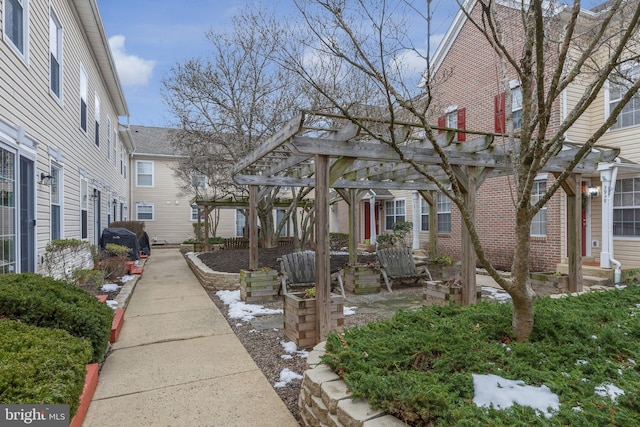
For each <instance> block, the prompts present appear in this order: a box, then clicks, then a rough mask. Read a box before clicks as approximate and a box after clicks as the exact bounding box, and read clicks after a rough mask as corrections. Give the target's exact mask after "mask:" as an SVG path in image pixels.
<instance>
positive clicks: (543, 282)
mask: <svg viewBox="0 0 640 427" xmlns="http://www.w3.org/2000/svg"><path fill="white" fill-rule="evenodd" d="M530 277H531V288H533V290H534V292H535V293H536V294H538V295H553V294H564V293H567V292H569V276H568V275H566V274H558V273H548V272H545V273H530Z"/></svg>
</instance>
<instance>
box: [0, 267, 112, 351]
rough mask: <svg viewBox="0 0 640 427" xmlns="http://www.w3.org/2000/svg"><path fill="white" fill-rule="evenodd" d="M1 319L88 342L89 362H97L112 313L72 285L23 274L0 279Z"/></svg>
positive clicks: (104, 347) (4, 276) (106, 340)
mask: <svg viewBox="0 0 640 427" xmlns="http://www.w3.org/2000/svg"><path fill="white" fill-rule="evenodd" d="M2 316H4V317H8V318H9V319H15V320H20V321H21V322H23V323H26V324H29V325H34V326H40V327H49V328H58V329H64V330H65V331H67V332H69V333H70V334H71V335H73V336H76V337H80V338H87V339H88V340H89V341H90V342H91V345H92V347H93V357H92V359H91V360H92V361H93V362H98V361H100V360H101V359H102V357H103V355H104V353H105V351H106V349H107V345H108V344H109V335H110V334H111V322H112V321H113V310H112V309H111V308H109V306H107V305H106V304H103V303H101V302H100V301H98V299H97V298H96V297H94V296H93V295H90V294H88V293H87V292H85V291H83V290H82V289H79V288H76V287H74V286H73V285H69V284H67V283H65V282H62V281H59V280H55V279H52V278H50V277H43V276H40V275H38V274H32V273H23V274H5V275H0V317H2Z"/></svg>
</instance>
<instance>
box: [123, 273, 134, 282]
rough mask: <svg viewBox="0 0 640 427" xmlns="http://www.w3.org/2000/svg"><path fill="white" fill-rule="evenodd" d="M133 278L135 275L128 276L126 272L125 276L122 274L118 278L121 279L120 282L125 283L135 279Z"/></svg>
mask: <svg viewBox="0 0 640 427" xmlns="http://www.w3.org/2000/svg"><path fill="white" fill-rule="evenodd" d="M135 278H136V276H130V275H128V274H127V275H126V276H122V277H121V278H120V281H121V282H122V283H127V282H130V281H131V280H133V279H135Z"/></svg>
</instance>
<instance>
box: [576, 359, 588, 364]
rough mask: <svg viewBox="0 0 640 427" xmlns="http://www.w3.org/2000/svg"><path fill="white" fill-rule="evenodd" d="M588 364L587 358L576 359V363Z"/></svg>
mask: <svg viewBox="0 0 640 427" xmlns="http://www.w3.org/2000/svg"><path fill="white" fill-rule="evenodd" d="M588 364H589V361H588V360H583V359H578V360H576V365H588Z"/></svg>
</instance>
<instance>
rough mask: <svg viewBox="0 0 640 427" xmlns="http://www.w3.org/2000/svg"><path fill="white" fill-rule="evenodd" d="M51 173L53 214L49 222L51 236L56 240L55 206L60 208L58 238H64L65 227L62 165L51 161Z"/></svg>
mask: <svg viewBox="0 0 640 427" xmlns="http://www.w3.org/2000/svg"><path fill="white" fill-rule="evenodd" d="M49 170H50V172H49V173H50V175H51V177H52V182H51V187H50V188H51V193H50V196H51V198H50V202H51V207H50V209H51V214H50V215H49V217H50V222H49V231H50V236H51V240H54V223H53V217H54V215H53V210H54V207H57V208H58V216H59V218H58V221H59V223H58V230H57V237H56V238H57V239H64V227H63V226H62V224H63V223H64V220H63V218H64V215H63V208H62V205H63V202H64V194H63V183H64V181H63V176H64V174H63V172H62V166H61V165H59V164H57V163H53V162H51V166H50V169H49Z"/></svg>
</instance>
